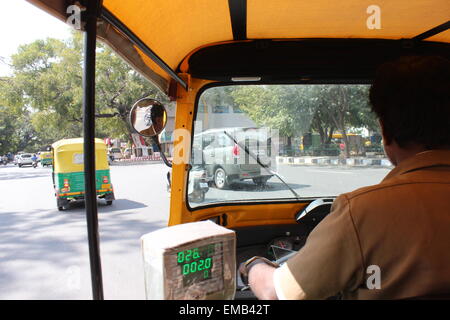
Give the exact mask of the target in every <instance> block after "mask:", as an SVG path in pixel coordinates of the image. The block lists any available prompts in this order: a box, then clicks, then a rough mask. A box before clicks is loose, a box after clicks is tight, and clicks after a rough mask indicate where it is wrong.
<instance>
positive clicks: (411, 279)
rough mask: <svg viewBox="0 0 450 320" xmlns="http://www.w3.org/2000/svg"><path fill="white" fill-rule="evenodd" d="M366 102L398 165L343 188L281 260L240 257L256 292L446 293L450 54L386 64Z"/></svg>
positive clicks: (293, 295)
mask: <svg viewBox="0 0 450 320" xmlns="http://www.w3.org/2000/svg"><path fill="white" fill-rule="evenodd" d="M370 102H371V105H372V110H373V112H375V114H376V115H377V117H378V119H379V123H380V126H381V131H382V135H383V144H384V148H385V152H386V154H387V156H388V158H389V159H390V161H391V162H392V164H393V165H394V166H395V168H394V169H393V170H392V171H391V172H390V173H389V174H388V175H387V176H386V177H385V178H384V180H383V181H381V183H380V184H377V185H374V186H369V187H365V188H361V189H358V190H355V191H353V192H350V193H346V194H342V195H340V196H339V197H338V198H337V199H336V200H335V201H334V204H333V206H332V209H331V213H330V214H329V215H328V216H327V217H326V218H325V219H324V220H323V221H322V222H321V223H319V225H318V226H317V227H316V228H315V229H314V230H313V231H312V232H311V234H310V236H309V238H308V240H307V242H306V244H305V246H304V247H303V248H302V249H301V250H300V251H299V252H298V253H297V254H296V255H295V256H294V257H293V258H291V259H289V260H288V261H287V262H286V263H285V264H283V265H282V266H281V267H278V268H277V267H276V266H275V267H274V266H273V265H271V264H270V263H267V261H264V259H253V260H252V262H251V263H247V264H242V265H241V267H240V271H241V272H242V273H243V274H244V275H246V276H248V280H249V285H250V288H251V289H252V291H253V292H254V293H255V295H256V296H257V297H258V298H260V299H277V298H278V299H326V298H329V297H332V296H341V297H342V298H347V299H414V298H415V299H422V298H423V299H425V298H450V254H449V248H450V247H449V244H450V130H449V128H450V61H449V60H447V59H445V58H442V57H431V56H430V57H413V56H409V57H403V58H400V59H399V60H397V61H395V62H389V63H386V64H384V65H382V66H381V67H380V68H379V70H378V72H377V74H376V77H375V81H374V83H373V85H372V87H371V89H370Z"/></svg>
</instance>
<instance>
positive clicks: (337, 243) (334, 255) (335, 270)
mask: <svg viewBox="0 0 450 320" xmlns="http://www.w3.org/2000/svg"><path fill="white" fill-rule="evenodd" d="M363 266H364V262H363V257H362V250H361V247H360V244H359V239H358V236H357V234H356V230H355V226H354V223H353V219H352V217H351V213H350V206H349V202H348V199H347V198H346V196H345V195H343V196H340V197H338V198H337V199H336V200H335V201H334V203H333V207H332V210H331V213H330V214H329V215H328V216H327V217H326V218H325V219H324V220H323V221H322V222H320V223H319V225H317V227H316V228H315V229H314V230H313V231H312V232H311V234H310V235H309V237H308V240H307V242H306V244H305V245H304V247H303V248H302V249H301V250H300V251H299V252H298V253H297V254H296V255H295V256H294V257H292V258H291V259H289V260H288V261H287V262H286V263H285V264H284V265H283V266H281V267H280V268H276V269H275V268H273V267H271V266H269V265H264V264H263V263H258V264H256V265H254V266H253V267H252V268H251V269H250V270H249V271H248V279H249V284H250V288H251V289H252V291H253V292H254V293H255V295H256V296H257V297H258V298H260V299H275V298H279V299H326V298H328V297H331V296H334V295H336V294H337V293H339V292H341V291H353V290H355V289H356V288H357V287H359V285H360V284H361V283H362V281H363V277H364V275H363V273H364V271H363V270H364V267H363Z"/></svg>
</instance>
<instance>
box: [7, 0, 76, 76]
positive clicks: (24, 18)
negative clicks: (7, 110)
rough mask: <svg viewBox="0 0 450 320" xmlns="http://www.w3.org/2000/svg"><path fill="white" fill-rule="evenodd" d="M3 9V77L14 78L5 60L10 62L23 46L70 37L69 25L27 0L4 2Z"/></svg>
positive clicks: (8, 0)
mask: <svg viewBox="0 0 450 320" xmlns="http://www.w3.org/2000/svg"><path fill="white" fill-rule="evenodd" d="M0 5H1V7H0V30H2V31H1V36H0V39H1V40H0V41H1V42H0V76H6V75H9V74H10V69H9V67H8V66H7V65H6V64H5V63H3V62H2V60H3V59H6V62H8V60H9V57H10V56H11V55H12V54H14V53H16V51H17V47H18V46H19V45H22V44H26V43H31V42H33V41H34V40H37V39H45V38H49V37H50V38H57V39H67V38H69V37H70V31H71V28H70V27H69V26H68V25H66V24H65V23H64V22H62V21H60V20H58V19H56V18H54V17H53V16H51V15H49V14H48V13H46V12H44V11H42V10H41V9H39V8H37V7H35V6H34V5H32V4H30V3H29V2H27V1H25V0H0Z"/></svg>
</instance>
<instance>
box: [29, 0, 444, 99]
mask: <svg viewBox="0 0 450 320" xmlns="http://www.w3.org/2000/svg"><path fill="white" fill-rule="evenodd" d="M28 1H29V2H31V3H33V4H35V5H37V6H39V7H40V8H42V9H44V10H45V11H47V12H49V13H50V14H52V15H54V16H56V17H58V18H59V19H61V20H63V21H66V20H67V17H68V15H69V14H68V13H66V11H67V6H68V5H70V4H72V3H74V2H75V1H66V0H64V1H63V0H28ZM81 2H83V1H81ZM102 6H103V8H102V16H101V17H100V20H101V21H102V22H101V23H99V24H98V27H97V36H98V37H99V38H100V39H101V40H102V41H104V42H106V43H107V44H108V45H110V46H111V47H112V48H113V49H114V50H115V51H116V52H117V53H118V54H119V55H121V56H122V57H123V58H124V59H125V60H127V61H128V62H129V63H130V64H131V65H132V66H133V67H134V68H135V69H136V70H138V71H140V73H142V74H143V75H144V76H146V77H147V78H148V79H149V80H151V81H152V82H153V83H154V84H155V85H157V86H158V87H159V88H160V89H162V91H163V92H165V93H166V94H169V95H170V91H171V89H170V88H171V80H174V79H175V80H178V82H179V83H180V81H179V80H180V79H177V75H179V74H183V73H189V74H190V75H192V76H194V77H199V78H204V79H212V80H230V79H231V78H232V77H233V76H235V77H236V76H237V77H249V76H262V77H263V79H265V80H277V81H283V80H292V79H293V78H295V79H299V78H304V79H307V78H314V76H315V75H316V74H317V72H319V73H321V72H323V70H322V69H320V65H323V64H324V63H326V64H327V65H328V66H329V65H333V64H339V63H340V64H341V66H338V67H336V68H335V69H334V71H333V72H331V73H330V72H329V73H328V74H325V75H323V76H324V77H325V78H327V77H328V78H330V77H331V78H333V77H336V74H337V73H342V72H343V71H344V70H346V71H349V68H348V65H349V63H353V64H355V68H357V69H358V70H365V71H364V72H363V73H364V74H359V73H355V74H353V75H352V72H351V70H350V71H349V74H350V77H353V78H358V77H359V78H367V77H368V76H369V77H370V75H372V73H373V69H374V67H373V66H372V64H373V65H375V64H376V63H379V62H380V61H383V60H385V59H388V58H389V57H392V55H397V54H399V51H402V50H403V49H404V48H407V47H411V46H413V47H414V46H416V47H417V49H418V50H419V51H420V52H421V53H424V52H426V53H428V52H430V53H433V52H439V53H442V51H443V50H442V49H443V48H445V49H446V52H448V46H447V45H445V46H444V47H442V46H437V47H436V46H434V45H433V46H431V47H430V46H428V45H425V47H424V46H423V45H420V46H417V44H414V43H411V42H404V41H403V40H405V39H406V40H414V41H420V42H421V43H422V44H423V42H426V43H427V44H430V43H433V44H435V43H441V44H442V43H443V44H448V43H449V42H450V31H449V30H448V27H449V20H448V19H449V13H450V2H449V1H448V0H414V1H409V0H396V1H390V0H379V1H377V2H376V4H374V3H373V1H366V0H347V1H344V2H342V1H341V2H339V1H334V2H333V1H329V0H315V1H304V0H300V1H299V0H283V1H275V0H264V1H258V0H248V1H240V0H229V1H226V0H197V1H181V0H173V1H161V0H154V1H145V0H128V1H121V0H103V2H102ZM430 31H431V32H430ZM263 39H266V40H271V44H272V45H268V44H267V43H262V44H261V43H260V41H259V40H263ZM312 39H315V40H323V39H340V40H347V41H344V42H342V41H340V42H332V43H330V44H329V45H328V46H325V47H323V41H320V42H317V41H315V42H305V43H303V44H304V45H300V46H299V47H296V46H295V45H294V44H293V43H291V44H289V43H286V40H290V41H291V42H292V41H294V42H296V41H299V40H312ZM275 40H276V41H275ZM356 40H364V41H362V42H361V41H359V42H358V43H359V45H358V46H356V47H355V45H354V43H355V42H354V41H356ZM369 40H385V41H384V42H374V41H369ZM388 40H389V41H388ZM422 40H426V41H422ZM349 41H350V42H349ZM399 41H400V42H399ZM248 42H250V43H251V44H249V43H248ZM253 43H256V45H253ZM237 44H240V45H237ZM224 45H225V46H224ZM249 46H250V48H249ZM320 46H322V47H321V48H322V51H324V53H323V54H322V55H321V56H319V57H317V58H316V60H315V61H314V57H315V55H314V54H312V53H311V54H305V52H309V51H311V50H312V51H314V52H316V51H315V50H314V49H315V48H317V47H320ZM380 46H381V48H380ZM344 47H346V48H350V49H349V50H344V49H342V48H344ZM205 48H206V49H207V48H209V51H204V50H203V51H204V53H203V54H201V53H200V52H199V51H202V49H205ZM271 48H272V49H273V50H272V49H271ZM364 48H365V49H364ZM377 48H378V49H377ZM387 49H388V50H387ZM262 51H264V52H262ZM289 52H293V53H292V54H291V55H289ZM389 52H391V54H389ZM195 53H198V54H197V55H195ZM326 53H329V54H330V55H333V56H334V57H336V58H335V60H333V59H331V60H330V57H329V56H327V55H326ZM324 54H325V55H324ZM367 55H369V56H370V61H372V62H371V63H368V62H367V61H368V60H364V57H361V56H367ZM380 55H381V56H380ZM447 55H448V53H447ZM152 57H153V59H152ZM155 57H156V59H155ZM255 57H258V58H257V59H256V61H255V59H254V58H255ZM346 57H347V59H348V60H346V59H345V58H346ZM355 57H357V59H355ZM376 57H377V58H376ZM294 58H298V59H299V60H302V59H303V60H304V64H301V65H298V66H297V67H294V68H293V71H292V72H294V73H295V76H294V75H291V76H290V78H289V77H288V78H283V76H282V72H283V71H278V72H279V73H280V74H276V77H272V78H268V77H267V75H268V74H270V72H271V70H272V69H271V70H269V66H270V65H271V64H273V63H275V64H276V68H277V69H278V70H283V68H286V69H287V68H288V67H287V65H284V64H283V61H286V60H288V61H289V62H292V60H293V59H294ZM155 61H156V62H155ZM199 61H201V62H204V63H205V64H204V65H203V66H199V65H198V64H199ZM341 61H344V62H341ZM312 62H314V63H315V65H316V66H318V67H319V69H320V70H319V71H317V70H312V69H311V67H310V68H307V67H308V66H310V65H311V63H312ZM327 62H328V63H327ZM248 64H250V66H247V65H248ZM221 65H222V68H221V67H220V66H221ZM233 66H234V67H233ZM246 66H247V69H246V70H244V71H242V68H243V67H244V69H245V67H246ZM290 68H292V66H291V67H290ZM273 69H275V68H273ZM224 71H226V72H224ZM224 73H225V78H224ZM360 73H361V72H360ZM265 76H266V77H265ZM264 77H265V78H264ZM182 80H185V81H188V80H186V79H184V78H183V79H182ZM182 83H183V84H184V86H185V88H186V87H187V84H186V83H184V82H182Z"/></svg>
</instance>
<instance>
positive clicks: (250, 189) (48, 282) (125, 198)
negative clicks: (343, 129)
mask: <svg viewBox="0 0 450 320" xmlns="http://www.w3.org/2000/svg"><path fill="white" fill-rule="evenodd" d="M388 171H389V170H388V169H382V168H361V169H356V168H352V169H349V168H345V167H305V166H303V167H294V166H280V167H279V168H278V172H279V173H280V175H281V176H282V177H284V179H286V181H287V182H288V183H289V185H290V186H291V187H292V188H293V189H294V190H295V191H296V192H297V193H298V194H299V195H301V196H305V197H307V196H313V195H315V196H317V195H319V196H329V195H336V194H339V193H341V192H345V191H350V190H353V189H355V188H357V187H360V186H363V185H368V184H374V183H378V182H379V181H381V179H382V178H383V177H384V176H385V175H386V173H387V172H388ZM166 172H167V169H166V167H164V165H162V164H148V165H132V166H112V167H111V179H112V182H113V185H114V189H115V196H116V200H115V201H114V203H113V205H112V206H106V205H105V204H104V203H102V202H99V209H98V211H99V229H100V230H99V232H100V252H101V258H102V268H103V283H104V296H105V299H136V300H140V299H145V289H144V278H143V268H142V257H141V250H140V240H139V239H140V237H141V236H142V235H143V234H145V233H147V232H151V231H153V230H155V229H158V228H161V227H164V226H166V225H167V220H168V212H169V194H168V193H167V191H166V181H165V179H166V178H165V174H166ZM0 195H1V200H0V288H1V289H2V290H0V299H91V298H92V292H91V279H90V269H89V254H88V244H87V243H88V242H87V228H86V219H85V212H84V207H83V205H82V204H76V205H74V206H73V207H72V208H70V210H67V211H63V212H60V211H58V210H57V208H56V201H55V197H54V191H53V187H52V182H51V169H50V168H42V167H38V168H36V169H33V168H31V167H24V168H18V167H15V166H13V165H8V166H6V167H5V166H0ZM279 196H283V197H291V196H292V194H291V193H290V191H289V190H288V189H287V187H286V186H285V185H284V184H283V183H281V182H280V181H279V180H278V179H277V178H275V177H273V178H271V179H270V180H269V182H268V185H267V187H266V188H263V189H261V188H259V187H256V186H255V185H254V184H253V183H252V182H242V183H240V184H238V185H237V186H236V188H235V189H233V190H218V189H215V188H210V190H209V192H208V193H207V194H206V200H205V201H206V202H210V201H216V200H233V199H239V200H241V199H268V198H274V197H279Z"/></svg>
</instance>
